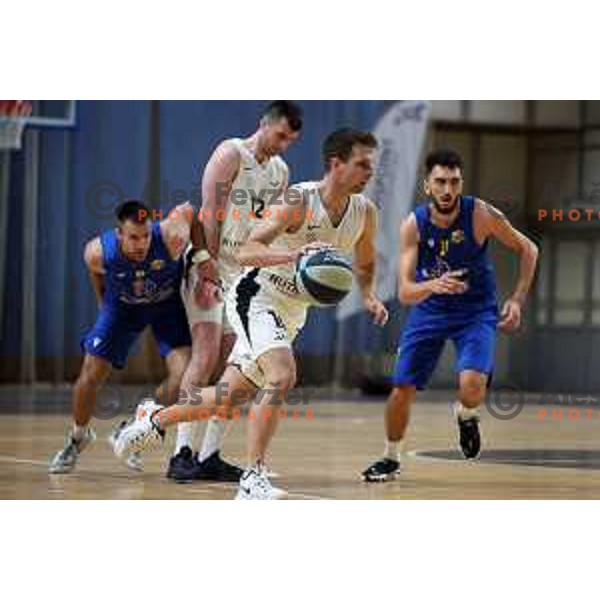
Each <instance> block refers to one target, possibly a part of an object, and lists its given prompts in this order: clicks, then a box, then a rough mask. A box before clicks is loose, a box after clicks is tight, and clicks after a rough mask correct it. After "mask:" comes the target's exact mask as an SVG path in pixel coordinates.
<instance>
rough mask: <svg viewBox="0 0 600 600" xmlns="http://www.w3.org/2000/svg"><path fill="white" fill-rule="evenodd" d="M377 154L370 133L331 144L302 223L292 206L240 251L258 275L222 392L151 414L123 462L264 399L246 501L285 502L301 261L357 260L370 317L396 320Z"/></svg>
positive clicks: (251, 282) (237, 296) (239, 297)
mask: <svg viewBox="0 0 600 600" xmlns="http://www.w3.org/2000/svg"><path fill="white" fill-rule="evenodd" d="M375 148H376V140H375V138H374V137H373V135H372V134H370V133H365V132H361V131H355V130H351V129H342V130H338V131H335V132H334V133H332V134H330V135H329V136H328V137H327V139H326V140H325V143H324V146H323V158H324V163H325V169H326V173H325V175H324V177H323V178H322V179H321V180H320V181H316V182H309V183H303V184H299V185H298V186H293V187H292V188H291V190H298V191H300V192H302V197H303V200H304V202H303V206H302V209H301V212H302V213H303V214H302V218H300V219H294V218H293V214H294V213H293V211H294V210H298V209H297V208H295V207H293V206H291V205H289V204H287V205H286V204H285V203H284V205H283V207H282V209H281V211H279V212H278V213H277V212H276V216H275V217H274V218H273V219H269V220H265V222H264V223H261V224H260V225H258V226H257V227H256V228H254V230H253V231H252V232H251V233H250V235H249V237H248V240H247V242H246V243H245V244H244V245H243V246H242V247H241V248H240V251H239V253H238V260H239V262H240V263H241V264H243V265H246V266H248V267H251V268H249V269H248V270H247V271H246V272H245V273H244V274H243V275H242V276H241V277H240V278H238V280H237V281H236V283H235V284H234V286H233V288H232V289H231V291H230V293H229V295H228V298H227V312H228V316H229V318H230V319H231V323H232V325H233V328H234V330H235V332H236V334H237V341H236V345H235V348H234V350H233V353H232V356H231V357H230V359H229V365H228V367H227V369H226V370H225V373H224V374H223V376H222V377H221V380H220V382H219V384H218V385H217V387H216V388H215V387H213V388H205V389H203V390H201V398H202V403H201V404H200V405H198V403H194V402H188V403H187V404H185V405H182V404H179V405H178V406H176V407H174V408H175V410H171V408H166V409H165V408H161V407H158V406H157V405H155V404H151V403H147V404H145V405H142V406H141V407H140V409H139V410H138V418H137V419H136V421H135V422H133V423H132V424H131V425H129V426H128V427H127V428H126V429H125V430H124V431H123V432H122V434H121V436H120V437H119V440H118V442H117V447H116V448H115V451H116V453H117V455H118V456H120V457H124V456H126V455H127V453H128V452H130V451H139V450H144V449H149V448H152V447H154V446H156V445H159V443H160V441H161V440H162V439H163V437H164V429H165V428H166V427H168V426H169V425H171V424H173V423H174V422H176V421H177V420H182V421H188V420H194V419H198V418H202V416H201V415H202V413H203V412H204V413H205V414H206V412H207V411H216V410H217V409H218V408H221V409H223V408H230V407H232V406H239V404H240V402H241V401H249V400H251V399H253V398H255V397H256V398H257V400H255V404H254V405H253V406H252V409H253V412H254V416H255V418H253V419H248V467H247V469H246V470H245V471H244V473H243V475H242V477H241V479H240V487H239V491H238V494H237V496H236V498H239V499H261V500H262V499H265V500H273V499H279V498H282V497H283V496H285V492H283V491H282V490H279V489H277V488H274V487H273V486H272V485H271V483H270V482H269V480H268V478H267V475H266V472H265V468H264V461H265V454H266V451H267V447H268V445H269V442H270V440H271V439H272V437H273V435H274V433H275V429H276V426H277V422H278V412H277V411H276V410H275V409H274V408H273V409H272V406H270V405H272V403H273V401H274V400H278V401H281V400H282V399H284V398H285V394H286V393H287V392H288V391H289V390H290V389H291V388H292V387H293V386H294V385H295V381H296V362H295V359H294V355H293V352H292V342H293V340H294V338H295V337H296V335H297V334H298V332H299V330H300V329H301V327H302V326H303V325H304V322H305V320H306V313H307V309H308V305H309V304H308V301H307V299H306V298H305V297H304V296H303V295H302V294H301V293H300V292H299V290H298V289H297V287H296V284H295V277H294V276H295V263H296V261H297V259H298V258H299V257H300V256H302V255H303V254H305V253H306V252H310V251H311V250H313V249H318V248H322V247H324V246H334V247H335V248H337V249H338V250H339V251H341V252H342V253H346V254H353V256H354V261H353V262H354V271H355V276H356V280H357V282H358V285H359V287H360V291H361V294H362V298H363V303H364V306H365V309H366V310H367V311H369V312H370V313H371V314H372V315H373V316H374V320H375V322H376V323H377V324H379V325H383V324H385V322H386V321H387V316H388V315H387V311H386V309H385V307H384V305H383V304H382V303H381V301H380V300H379V299H378V298H377V297H376V295H375V260H376V250H375V236H376V229H377V214H376V209H375V205H374V204H373V203H372V202H371V201H370V200H368V199H367V198H365V197H364V196H363V195H361V193H360V192H361V191H362V190H363V189H364V186H365V185H366V183H367V182H368V180H369V179H370V177H371V175H372V173H373V159H374V152H375ZM291 190H290V192H291ZM259 392H262V393H259ZM259 398H260V401H258V399H259Z"/></svg>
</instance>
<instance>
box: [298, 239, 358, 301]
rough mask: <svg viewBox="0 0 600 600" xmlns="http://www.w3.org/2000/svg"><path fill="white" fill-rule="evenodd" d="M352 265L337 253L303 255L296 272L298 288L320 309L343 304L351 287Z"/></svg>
mask: <svg viewBox="0 0 600 600" xmlns="http://www.w3.org/2000/svg"><path fill="white" fill-rule="evenodd" d="M352 281H353V272H352V263H351V262H350V261H349V260H348V259H347V258H346V257H345V256H343V255H342V254H340V253H339V252H336V251H335V250H320V251H318V252H314V253H310V254H307V255H305V256H302V257H301V258H300V260H299V261H298V266H297V269H296V285H297V286H298V288H299V289H300V291H301V292H303V293H304V294H306V296H307V297H308V298H309V299H310V301H311V303H312V304H314V305H317V306H331V305H334V304H338V303H339V302H341V301H342V300H343V299H344V297H345V296H346V295H347V294H348V292H349V291H350V289H351V288H352Z"/></svg>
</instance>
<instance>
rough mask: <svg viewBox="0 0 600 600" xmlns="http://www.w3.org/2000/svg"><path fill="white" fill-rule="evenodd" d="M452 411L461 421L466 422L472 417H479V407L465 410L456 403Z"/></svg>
mask: <svg viewBox="0 0 600 600" xmlns="http://www.w3.org/2000/svg"><path fill="white" fill-rule="evenodd" d="M454 411H455V414H456V416H457V417H458V418H459V419H460V420H461V421H466V420H468V419H472V418H473V417H478V416H479V407H476V408H467V407H466V406H463V405H462V404H461V403H460V402H457V403H456V404H455V405H454Z"/></svg>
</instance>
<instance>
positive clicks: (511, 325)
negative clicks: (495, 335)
mask: <svg viewBox="0 0 600 600" xmlns="http://www.w3.org/2000/svg"><path fill="white" fill-rule="evenodd" d="M520 326H521V305H520V304H519V303H518V302H517V301H516V300H511V299H509V300H507V301H506V302H505V303H504V306H503V307H502V313H501V314H500V323H498V329H500V331H503V332H504V333H513V332H515V331H517V329H519V327H520Z"/></svg>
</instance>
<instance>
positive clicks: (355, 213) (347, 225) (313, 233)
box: [259, 181, 368, 302]
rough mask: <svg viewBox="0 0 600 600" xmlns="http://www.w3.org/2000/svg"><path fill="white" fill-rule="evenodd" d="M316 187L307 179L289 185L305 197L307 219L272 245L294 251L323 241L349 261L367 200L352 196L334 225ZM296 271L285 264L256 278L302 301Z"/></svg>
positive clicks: (359, 196)
mask: <svg viewBox="0 0 600 600" xmlns="http://www.w3.org/2000/svg"><path fill="white" fill-rule="evenodd" d="M318 186H319V182H316V181H308V182H305V183H298V184H295V185H293V186H292V187H291V189H297V190H299V191H300V192H301V193H302V194H303V196H304V198H305V199H306V218H305V219H304V222H303V223H302V225H301V227H300V228H299V229H298V230H296V231H293V232H291V233H284V234H282V235H280V236H279V237H278V238H276V239H275V240H274V241H273V243H272V244H271V247H273V248H284V249H286V250H297V249H298V248H301V247H302V246H304V245H306V244H309V243H311V242H324V243H326V244H331V245H332V246H333V247H334V249H336V250H337V251H338V252H341V253H342V254H344V255H346V256H347V257H348V258H349V259H350V260H352V255H353V253H354V247H355V246H356V243H357V242H358V240H359V238H360V236H361V235H362V233H363V230H364V228H365V221H366V213H367V205H368V200H367V199H366V197H365V196H363V195H362V194H353V195H351V196H350V197H349V199H348V205H347V206H346V211H345V212H344V215H343V217H342V219H341V221H340V222H339V223H338V225H337V226H335V227H334V225H333V224H332V223H331V220H330V219H329V215H328V214H327V211H326V210H325V206H324V205H323V202H322V201H321V197H320V195H319V189H318ZM291 223H293V221H291ZM295 274H296V265H295V264H293V263H288V264H285V265H279V266H275V267H265V268H262V269H260V273H259V280H260V282H261V283H262V282H265V283H267V285H269V286H272V287H274V288H275V289H277V291H279V292H281V293H283V294H285V295H287V296H290V297H291V298H295V299H298V300H300V301H301V302H305V301H306V299H303V298H302V295H301V293H300V292H299V290H298V289H297V287H296V283H295Z"/></svg>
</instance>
